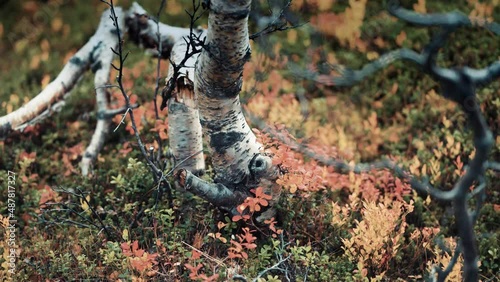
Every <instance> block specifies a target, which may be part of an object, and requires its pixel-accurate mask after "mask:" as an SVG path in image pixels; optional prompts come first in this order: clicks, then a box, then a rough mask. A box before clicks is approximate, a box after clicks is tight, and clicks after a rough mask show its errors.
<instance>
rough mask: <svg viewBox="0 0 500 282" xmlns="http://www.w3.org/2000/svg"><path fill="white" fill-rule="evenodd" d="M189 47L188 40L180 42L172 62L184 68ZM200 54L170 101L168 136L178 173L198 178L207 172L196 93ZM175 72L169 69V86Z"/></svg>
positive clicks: (180, 78)
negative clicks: (196, 74) (197, 65)
mask: <svg viewBox="0 0 500 282" xmlns="http://www.w3.org/2000/svg"><path fill="white" fill-rule="evenodd" d="M187 48H188V46H187V44H186V42H185V41H184V40H181V41H178V42H177V43H176V44H175V45H174V47H173V48H172V52H171V55H170V60H171V61H172V62H174V63H176V64H180V63H181V61H182V60H183V59H184V56H185V54H186V50H187ZM198 55H199V54H195V55H193V56H192V57H190V58H189V59H188V60H187V61H186V62H185V63H184V65H185V67H183V68H181V69H180V70H179V75H178V78H177V81H176V82H174V83H175V88H174V90H173V92H172V97H171V98H170V99H169V101H168V135H169V137H168V138H169V143H170V149H171V151H172V154H173V156H174V157H175V160H176V163H177V164H178V165H177V166H176V169H182V168H183V169H187V170H189V171H191V172H192V173H194V174H195V175H200V174H203V173H204V171H205V159H204V157H203V152H201V153H200V151H203V139H202V131H201V124H200V119H199V114H198V108H197V106H198V103H197V99H196V95H195V93H194V86H193V81H194V65H195V63H196V59H197V58H198ZM173 75H174V68H173V66H172V65H170V66H169V69H168V76H167V78H166V82H167V83H168V81H169V80H170V79H173Z"/></svg>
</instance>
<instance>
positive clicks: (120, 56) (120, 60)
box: [100, 0, 162, 182]
mask: <svg viewBox="0 0 500 282" xmlns="http://www.w3.org/2000/svg"><path fill="white" fill-rule="evenodd" d="M100 1H101V2H103V3H105V4H106V5H108V6H109V8H110V10H111V16H110V17H111V20H112V21H113V25H114V26H115V28H116V36H117V40H118V50H114V49H112V51H113V53H115V54H116V55H117V56H118V66H115V65H114V64H112V65H111V66H112V67H113V68H114V69H115V70H117V71H118V75H117V76H116V82H117V83H118V87H119V89H120V92H121V93H122V95H123V98H124V99H125V107H126V108H127V110H126V112H125V114H124V115H123V119H124V118H125V117H126V116H127V114H130V120H131V123H132V129H133V130H134V135H135V137H136V139H137V143H138V144H139V149H140V150H141V153H142V155H143V156H144V158H145V159H146V162H147V163H148V166H149V168H150V169H151V172H152V173H153V178H154V180H155V182H157V181H158V179H159V178H161V175H162V172H161V170H160V169H158V168H157V167H156V165H155V164H154V163H153V162H152V161H151V160H150V159H149V157H148V154H147V152H146V149H145V147H144V144H143V143H142V139H141V136H140V135H139V130H138V129H137V126H136V124H135V119H134V111H133V109H132V105H131V103H130V97H129V96H128V95H127V92H126V91H125V88H124V87H123V82H122V79H123V64H124V63H125V60H126V59H127V56H128V53H127V54H125V55H124V54H123V40H122V38H121V30H120V26H119V24H118V18H117V16H116V13H115V8H114V5H113V0H110V2H107V1H106V0H100ZM123 119H122V122H123ZM120 124H121V123H120Z"/></svg>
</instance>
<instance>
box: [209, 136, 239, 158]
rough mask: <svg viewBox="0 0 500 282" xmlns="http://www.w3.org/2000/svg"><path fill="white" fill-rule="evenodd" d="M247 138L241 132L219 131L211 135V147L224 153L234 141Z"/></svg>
mask: <svg viewBox="0 0 500 282" xmlns="http://www.w3.org/2000/svg"><path fill="white" fill-rule="evenodd" d="M244 138H245V135H244V134H243V133H241V132H236V131H229V132H217V133H214V134H212V135H211V136H210V147H212V148H214V149H215V151H216V152H217V153H218V154H222V153H224V151H225V150H227V149H228V148H229V147H231V146H232V145H234V143H236V142H239V141H241V140H243V139H244Z"/></svg>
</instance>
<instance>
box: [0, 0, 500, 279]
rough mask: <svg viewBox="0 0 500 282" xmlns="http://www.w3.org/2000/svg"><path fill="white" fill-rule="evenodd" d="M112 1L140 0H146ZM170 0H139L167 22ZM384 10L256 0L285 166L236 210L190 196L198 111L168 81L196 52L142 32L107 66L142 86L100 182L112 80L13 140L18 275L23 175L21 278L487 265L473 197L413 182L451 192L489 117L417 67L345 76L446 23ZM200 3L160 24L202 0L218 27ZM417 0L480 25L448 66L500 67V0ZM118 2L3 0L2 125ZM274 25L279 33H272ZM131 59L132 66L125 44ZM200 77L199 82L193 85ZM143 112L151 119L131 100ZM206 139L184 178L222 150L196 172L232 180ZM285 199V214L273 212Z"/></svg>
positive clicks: (116, 92)
mask: <svg viewBox="0 0 500 282" xmlns="http://www.w3.org/2000/svg"><path fill="white" fill-rule="evenodd" d="M113 2H114V5H115V6H120V7H123V9H128V8H130V7H131V5H132V1H126V0H120V1H116V0H115V1H113ZM160 2H161V1H153V0H144V1H139V3H140V4H141V5H142V6H143V7H144V8H145V10H146V11H147V12H148V13H149V15H150V16H151V18H154V17H156V14H157V13H158V10H159V9H160V4H159V3H160ZM381 2H382V1H367V0H358V1H354V0H353V1H336V0H313V1H303V0H302V1H301V0H294V1H292V2H291V3H289V4H287V3H286V2H284V3H282V2H281V1H258V0H254V1H253V3H252V12H251V13H250V16H249V35H250V38H253V37H252V34H253V35H256V36H255V37H254V38H253V39H252V40H250V46H251V50H252V52H251V56H250V58H249V60H248V62H246V64H244V67H243V84H242V89H241V92H240V93H239V100H240V101H241V105H242V109H243V114H244V115H245V117H246V120H247V122H248V125H249V127H250V128H251V131H252V134H253V135H255V138H256V141H257V142H258V143H259V144H262V148H260V149H261V152H262V154H263V155H265V156H266V157H267V156H268V157H270V158H271V160H272V165H273V169H275V174H274V175H273V177H269V178H267V179H264V180H262V181H261V182H259V183H258V185H255V187H250V186H248V185H247V186H245V188H249V189H248V191H244V192H245V193H247V194H245V195H246V197H244V198H242V199H241V201H240V202H239V203H238V204H237V205H236V206H235V207H234V209H231V208H227V207H222V209H221V206H219V205H217V203H216V202H215V201H213V199H212V201H211V200H210V199H208V201H207V199H206V197H205V198H204V197H202V196H200V195H196V193H191V192H192V191H191V192H190V191H189V190H188V189H185V186H184V184H183V181H182V180H183V178H181V179H180V175H181V173H179V168H181V165H182V163H181V165H179V159H177V160H175V159H176V157H175V156H174V155H173V153H172V150H171V148H169V146H170V147H172V146H173V145H172V144H174V143H172V140H175V138H178V137H179V134H180V133H179V132H178V131H175V130H176V129H179V128H180V127H179V124H182V122H183V121H182V120H174V119H171V117H170V116H172V111H175V109H174V108H172V107H171V106H172V104H173V103H174V100H172V101H171V102H170V104H168V105H166V108H165V109H163V110H160V105H161V104H162V97H161V94H160V92H161V90H159V88H160V86H159V83H160V84H161V88H163V87H164V85H165V78H170V77H172V70H173V65H172V63H175V62H178V61H175V60H172V61H171V62H169V61H168V58H169V55H170V54H168V55H167V54H163V53H162V52H161V50H160V52H158V50H159V46H156V45H154V44H153V45H151V46H147V44H145V43H144V44H142V45H141V44H136V43H137V42H135V39H134V38H132V37H127V36H126V35H124V37H123V39H124V42H123V45H122V48H123V52H124V53H127V52H129V54H128V57H127V59H126V60H125V61H124V62H123V66H121V67H120V69H119V70H116V69H111V72H110V73H109V74H108V75H109V78H110V79H109V81H110V82H111V83H115V82H116V78H117V75H120V73H121V74H122V77H121V83H122V84H123V89H120V88H118V87H113V88H109V89H107V91H109V94H110V97H111V99H110V102H109V105H106V107H107V111H108V112H113V113H116V115H114V116H112V117H111V116H109V132H107V133H106V136H105V138H103V139H102V140H104V143H103V144H102V146H101V149H100V151H99V152H98V153H99V154H98V155H97V156H95V160H93V165H92V166H91V169H90V170H89V171H88V173H86V175H82V170H81V163H82V159H84V158H85V150H86V148H88V147H89V144H91V140H92V136H93V134H94V132H95V130H96V127H97V126H96V124H98V123H99V122H102V118H101V116H99V114H98V113H97V111H96V97H99V96H98V95H97V96H96V85H95V82H94V75H96V73H92V72H89V73H87V74H86V75H85V76H83V78H82V79H81V81H78V84H77V85H76V86H75V87H74V89H73V90H72V92H71V94H70V95H69V96H67V97H65V98H64V101H65V104H64V105H62V106H61V107H57V109H58V110H59V111H58V112H53V111H52V109H51V111H49V113H48V116H47V117H45V118H44V119H43V120H41V121H39V122H36V123H33V124H29V125H27V126H26V127H25V128H23V130H17V131H13V132H9V134H6V135H5V136H3V139H1V140H0V183H1V189H0V191H1V194H0V214H1V217H0V219H1V228H0V230H1V231H2V232H1V234H2V236H4V237H0V238H3V239H2V240H1V241H0V253H1V254H2V255H1V256H0V264H2V271H1V272H0V278H1V279H2V280H5V279H8V278H9V277H11V276H9V274H8V272H7V271H6V270H7V269H8V264H7V262H8V255H9V253H8V247H7V244H6V242H7V241H6V240H4V238H7V237H6V236H7V226H8V224H9V218H8V216H7V212H8V209H7V207H8V206H7V198H8V197H7V191H6V189H7V188H6V186H7V185H6V184H5V185H4V183H6V180H7V175H8V171H13V172H15V173H16V175H17V180H16V184H15V185H16V216H17V220H18V222H17V232H18V233H17V240H18V241H17V244H18V246H19V247H18V249H17V255H18V262H17V267H16V268H17V269H16V274H15V277H14V281H45V280H46V281H69V280H92V281H93V280H104V281H108V280H109V281H118V280H121V281H306V280H307V281H422V280H432V279H438V280H439V281H445V279H444V277H443V272H446V275H445V276H446V281H461V280H463V279H464V277H471V276H467V275H469V274H468V272H467V271H466V273H465V274H464V265H468V264H467V263H464V256H462V255H460V254H461V253H463V249H462V248H463V247H462V245H461V241H460V240H461V239H460V238H463V237H464V236H463V234H464V233H463V230H461V229H459V227H460V226H462V225H460V222H457V218H458V219H460V218H459V217H457V216H456V215H457V213H456V212H457V210H456V208H457V205H456V203H455V205H453V204H452V203H451V202H450V201H447V200H444V198H439V197H435V195H436V194H437V193H435V194H433V195H427V194H426V193H425V191H422V189H420V190H419V189H415V185H414V183H415V181H417V180H418V181H419V183H423V185H425V187H430V186H432V187H436V189H440V190H442V191H450V190H452V189H454V187H456V185H457V184H456V183H458V182H459V180H460V179H462V178H463V176H464V175H466V173H467V172H468V171H470V169H471V168H470V167H469V165H470V164H471V163H472V162H473V161H474V160H475V157H476V156H477V153H478V150H477V148H478V146H476V143H474V141H477V140H478V139H480V138H477V136H476V131H474V130H475V128H471V118H470V117H471V115H470V114H468V112H467V111H462V109H463V108H464V106H463V105H462V104H461V101H456V100H457V99H454V98H453V96H446V93H447V92H446V91H445V90H446V89H447V88H446V86H444V87H443V85H444V84H443V83H442V81H440V80H439V79H436V73H432V71H428V70H426V69H425V67H424V68H420V67H419V65H418V64H412V63H409V62H408V61H399V60H396V61H394V62H391V64H387V65H384V67H383V68H380V70H378V72H372V73H370V76H366V77H363V79H360V80H359V81H357V80H356V81H355V80H353V77H354V76H351V77H349V76H347V75H346V74H352V73H350V72H349V71H350V70H357V69H362V68H363V66H366V65H367V64H370V63H371V62H375V61H377V59H380V58H381V57H382V58H384V57H383V56H384V54H388V53H389V52H391V51H393V50H397V49H400V48H408V49H411V50H414V51H415V52H417V53H418V54H426V53H425V50H428V49H426V48H427V47H428V44H429V42H433V39H435V38H436V34H439V32H440V29H439V27H436V26H432V27H418V26H414V25H412V24H409V23H407V22H405V21H402V20H399V19H396V18H395V17H394V16H392V15H391V14H390V13H389V12H388V11H387V9H386V8H387V7H386V5H385V4H384V3H381ZM204 3H205V2H204ZM196 4H197V1H194V2H193V1H191V0H169V1H166V6H165V7H164V9H163V10H161V12H160V13H159V14H158V15H159V20H160V21H161V22H163V23H166V24H169V25H172V26H177V27H183V28H186V29H187V30H188V29H189V26H190V24H192V17H191V18H190V17H189V16H188V14H187V13H186V11H185V10H187V11H188V12H192V11H193V9H196V7H198V9H199V10H198V12H199V13H200V15H201V17H200V19H199V20H198V21H197V22H196V24H197V25H199V28H200V29H199V30H204V29H206V28H207V14H208V12H206V13H204V12H203V10H204V9H203V7H201V6H197V5H196ZM401 6H402V7H405V8H407V9H410V10H413V11H416V12H418V13H445V12H450V11H453V10H459V11H462V12H463V13H464V14H465V15H466V16H467V17H469V18H470V19H475V20H476V21H474V23H477V24H475V25H474V26H465V27H461V28H457V29H456V30H453V32H452V33H450V34H447V36H448V37H447V38H446V44H445V46H443V48H442V49H441V50H440V51H439V54H438V55H437V57H435V58H434V59H435V60H436V62H437V65H439V66H442V67H443V68H450V69H453V70H455V67H466V66H468V67H471V68H476V69H482V68H486V67H488V66H491V65H492V64H494V63H496V64H498V61H499V60H500V53H499V52H498V50H500V40H499V36H498V35H496V34H495V29H494V27H493V28H489V27H490V25H488V23H492V22H497V23H500V2H498V1H496V0H485V1H473V0H462V1H456V2H448V1H425V0H419V1H409V0H408V1H401ZM108 8H109V7H108V6H107V5H106V4H105V3H102V2H101V1H88V3H87V1H72V0H67V1H63V0H49V1H6V2H5V3H1V4H0V54H1V55H2V60H1V62H2V64H1V65H0V77H1V78H0V81H1V82H2V83H1V85H2V91H0V104H1V107H0V117H1V116H5V115H7V114H9V113H12V112H13V111H15V110H16V109H18V108H20V107H21V106H22V105H23V104H26V103H27V102H28V101H30V100H31V99H32V98H33V97H35V96H36V95H37V94H38V93H40V92H41V91H42V90H43V89H44V88H46V86H47V85H49V83H50V82H51V81H53V80H54V78H55V77H56V76H57V75H58V73H59V72H60V71H61V69H62V66H64V65H65V64H66V63H68V61H70V59H71V58H72V56H73V55H75V53H76V52H77V50H79V49H80V48H81V47H82V46H83V45H84V44H85V43H86V42H87V41H88V40H89V38H90V37H91V36H92V34H94V32H95V30H96V28H97V26H98V24H99V20H100V15H101V14H102V13H103V12H104V11H105V10H106V9H108ZM7 11H8V12H7ZM280 16H281V17H280ZM276 18H277V20H274V19H276ZM81 19H85V20H81ZM285 19H286V20H285ZM480 19H481V20H482V21H480ZM122 20H123V19H122ZM273 20H274V21H273ZM109 21H112V19H109ZM110 23H111V24H112V22H110ZM280 24H283V25H280ZM290 26H293V28H283V27H290ZM27 27H30V28H27ZM269 27H271V29H273V28H274V29H278V30H277V31H274V32H270V33H267V32H266V28H268V30H270V29H269ZM279 27H282V28H279ZM485 27H486V28H485ZM196 28H198V26H196ZM497 28H498V27H497ZM279 29H283V30H281V31H280V30H279ZM263 30H264V32H262V31H263ZM497 30H498V29H497ZM259 32H260V33H259ZM116 43H117V44H118V41H117V42H116ZM115 50H118V49H115ZM436 53H437V52H436ZM158 54H160V60H158V56H157V55H158ZM174 54H175V52H174ZM177 55H179V54H177ZM200 56H203V54H202V55H200ZM171 58H173V57H171ZM180 58H181V59H182V55H181V56H180ZM113 64H114V65H115V66H119V65H120V62H119V61H118V59H117V56H115V57H114V59H113ZM209 65H210V64H209ZM339 66H343V67H339ZM212 67H213V66H212ZM169 69H170V72H169ZM192 71H193V73H191V75H193V74H194V69H193V70H192ZM188 72H189V70H188ZM188 72H184V73H183V74H184V76H185V77H188V78H189V73H188ZM158 74H159V75H158ZM438 77H439V76H438ZM339 78H343V79H345V80H339ZM354 82H355V83H354ZM167 86H168V79H167ZM342 86H344V87H342ZM347 86H348V87H347ZM480 86H481V87H477V91H476V99H477V100H474V101H476V102H477V109H478V112H481V113H482V116H483V117H484V119H483V120H484V124H485V128H488V130H489V131H491V133H492V139H491V142H492V144H491V151H489V150H487V153H488V155H487V156H486V157H487V159H488V160H489V162H488V163H487V164H486V165H485V166H487V168H488V169H485V170H484V173H481V174H480V177H478V178H477V179H476V180H474V181H473V185H472V186H471V187H470V189H469V190H470V191H472V192H471V194H466V195H471V196H467V197H468V198H467V199H466V205H468V207H470V208H471V210H474V211H476V212H477V214H474V215H473V216H471V218H473V219H474V220H473V222H474V223H475V224H474V225H473V230H471V231H472V232H473V234H474V235H475V238H474V239H475V242H474V248H475V249H474V250H476V249H477V253H478V261H479V262H478V263H477V266H478V278H479V280H481V281H497V280H495V279H498V276H497V275H498V273H499V272H500V263H499V262H498V257H499V256H500V243H499V242H500V241H499V239H500V229H499V222H500V186H499V184H498V183H500V174H499V168H498V161H500V137H499V136H498V132H499V126H500V80H499V79H498V76H497V77H496V78H495V79H493V80H492V81H491V82H489V84H484V86H483V85H480ZM167 88H168V87H167ZM188 88H189V87H188ZM122 90H125V91H126V93H127V96H126V97H125V96H124V95H123V94H124V93H123V91H122ZM175 91H180V90H179V89H177V90H174V94H175V95H181V94H179V93H178V92H175ZM443 91H444V93H445V94H443ZM197 95H198V94H197ZM450 97H451V98H450ZM97 99H98V98H97ZM175 101H176V102H178V101H177V100H175ZM97 103H98V102H97ZM132 105H133V106H132ZM474 105H476V104H474ZM204 106H206V105H204ZM128 107H130V108H131V109H130V111H133V118H134V124H132V121H131V116H130V114H128V111H124V110H123V109H127V108H128ZM205 110H206V109H205ZM124 113H125V115H123V114H124ZM167 117H168V118H167ZM483 120H482V121H483ZM173 123H175V124H176V125H175V126H173ZM472 124H474V122H472ZM479 124H482V123H479ZM174 127H175V128H176V129H173V128H174ZM134 128H135V129H134ZM210 130H212V129H210ZM0 133H2V132H1V130H0ZM137 134H139V135H140V140H141V142H142V143H138V139H137ZM205 134H207V133H206V132H205ZM209 134H212V133H209ZM488 136H489V135H488ZM481 140H482V139H481ZM205 141H206V140H205ZM141 145H143V147H142V148H141ZM199 145H200V146H202V145H203V147H202V148H203V154H201V153H198V154H194V155H192V157H191V158H188V159H186V160H184V161H186V163H184V165H185V166H184V167H182V169H181V170H180V171H181V172H182V171H184V169H186V170H187V171H189V169H190V164H191V163H188V162H189V161H193V163H196V164H199V163H200V161H201V162H203V161H204V162H203V165H204V166H197V167H196V169H193V171H195V172H194V173H193V175H196V176H197V177H199V180H200V181H204V182H207V183H212V181H213V180H214V179H215V181H219V183H223V184H224V185H226V184H227V183H226V182H224V179H223V180H220V179H217V174H219V177H220V175H221V167H222V166H221V164H220V163H219V164H217V162H220V160H216V158H217V156H214V154H213V150H210V148H211V146H212V145H211V142H205V143H204V144H199ZM141 149H142V150H141ZM481 152H482V151H481ZM194 158H197V159H196V160H194ZM381 160H384V161H383V162H382V165H380V164H381ZM151 163H154V164H155V165H157V169H159V170H160V171H161V173H160V174H155V170H154V169H151ZM389 164H397V166H396V165H394V166H392V165H389ZM198 169H199V171H198ZM401 170H404V173H402V172H401ZM201 171H203V172H204V173H201ZM174 172H175V173H174ZM197 179H198V178H197ZM179 180H181V181H179ZM414 180H415V181H414ZM412 181H414V182H412ZM247 184H248V183H247ZM230 185H232V184H227V185H226V186H227V187H229V188H230V190H231V189H233V190H234V189H236V190H237V189H238V188H234V187H231V186H230ZM236 186H237V185H236ZM467 188H469V187H467ZM233 190H231V191H233ZM474 191H475V192H474ZM431 194H432V193H431ZM477 195H479V196H477ZM476 207H479V208H480V210H475V208H476ZM270 209H272V210H273V213H272V214H271V216H268V217H262V216H261V215H262V213H263V212H265V211H268V210H270ZM457 250H458V251H457ZM464 253H467V251H465V252H464ZM450 262H451V264H450ZM448 266H451V267H448ZM4 270H5V271H4ZM440 279H442V280H440Z"/></svg>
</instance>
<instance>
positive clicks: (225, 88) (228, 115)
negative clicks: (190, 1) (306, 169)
mask: <svg viewBox="0 0 500 282" xmlns="http://www.w3.org/2000/svg"><path fill="white" fill-rule="evenodd" d="M250 4H251V0H212V1H210V3H209V5H208V9H209V17H208V31H207V37H206V40H205V45H204V48H203V51H202V53H201V54H200V56H199V57H198V60H197V63H196V70H195V80H194V91H195V95H196V97H197V100H198V108H199V111H200V121H201V126H202V129H203V134H204V136H205V139H206V141H207V143H208V147H209V150H210V156H211V161H212V165H213V168H214V172H215V178H214V183H208V182H206V181H203V180H200V179H197V178H196V177H195V176H194V175H193V174H191V173H189V172H188V171H181V173H180V174H179V179H180V183H181V185H183V186H184V187H186V189H190V190H192V191H193V192H194V193H196V194H198V195H200V196H202V197H203V198H205V199H206V200H208V201H209V202H211V203H213V204H215V205H217V206H219V207H223V208H226V209H228V210H233V211H234V209H235V208H236V206H237V205H238V204H240V203H241V202H242V201H243V200H244V199H245V198H246V197H248V196H251V193H250V190H251V189H253V188H255V187H257V186H258V185H259V183H260V181H261V179H263V178H269V177H272V175H274V169H273V167H272V162H271V159H270V158H269V157H267V156H265V155H264V154H262V153H261V149H262V146H261V144H259V143H257V141H256V137H255V135H254V134H253V132H252V130H251V128H250V126H249V125H248V123H247V122H246V120H245V117H244V115H243V112H242V108H241V105H240V99H239V93H240V91H241V86H242V83H243V80H242V78H243V66H244V65H245V63H246V62H247V61H248V60H249V59H250V55H251V52H250V45H249V35H248V15H249V13H250Z"/></svg>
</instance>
